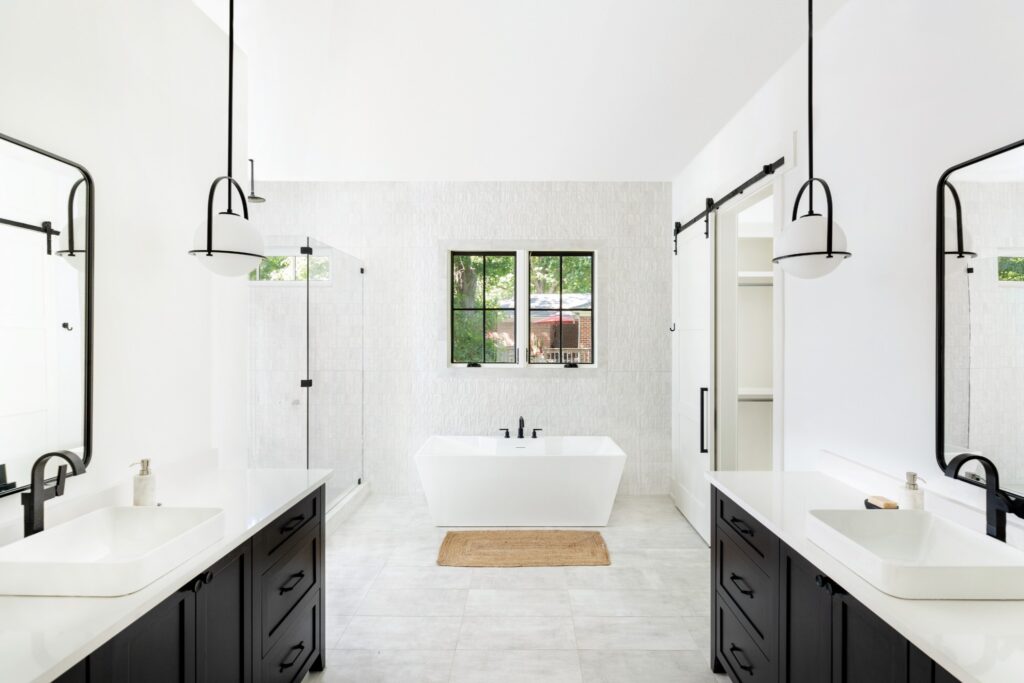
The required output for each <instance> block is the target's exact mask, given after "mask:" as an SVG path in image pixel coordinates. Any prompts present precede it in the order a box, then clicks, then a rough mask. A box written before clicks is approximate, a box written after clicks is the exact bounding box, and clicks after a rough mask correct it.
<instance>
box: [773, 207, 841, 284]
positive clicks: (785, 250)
mask: <svg viewBox="0 0 1024 683" xmlns="http://www.w3.org/2000/svg"><path fill="white" fill-rule="evenodd" d="M827 248H828V221H827V219H826V218H825V216H822V215H814V216H801V217H800V218H797V219H796V220H795V221H793V222H792V223H790V224H789V225H788V226H787V227H786V228H785V229H784V230H783V231H782V235H781V236H780V237H779V239H778V240H776V242H775V250H776V251H775V261H776V263H778V264H779V265H780V266H782V269H783V270H784V271H785V272H787V273H789V274H790V275H793V276H795V277H799V278H803V279H806V280H810V279H813V278H819V277H822V276H824V275H828V274H829V273H831V272H832V271H833V270H835V269H836V268H838V267H839V264H840V263H842V262H843V261H844V260H846V258H847V256H849V254H843V253H838V252H845V251H847V249H846V233H844V232H843V229H842V228H840V227H839V225H837V224H836V222H835V221H832V252H833V254H832V258H829V257H828V255H827V253H826V251H827ZM798 254H804V255H803V256H798Z"/></svg>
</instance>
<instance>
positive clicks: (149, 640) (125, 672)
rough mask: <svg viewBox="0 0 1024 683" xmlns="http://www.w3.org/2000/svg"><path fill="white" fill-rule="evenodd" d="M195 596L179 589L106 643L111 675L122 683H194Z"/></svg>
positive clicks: (192, 588) (185, 589) (194, 593)
mask: <svg viewBox="0 0 1024 683" xmlns="http://www.w3.org/2000/svg"><path fill="white" fill-rule="evenodd" d="M195 627H196V592H195V590H194V587H193V586H191V585H190V586H188V587H186V588H182V589H181V590H179V591H178V592H176V593H175V594H174V595H172V596H170V597H169V598H167V599H166V600H164V601H163V602H161V603H160V604H159V605H157V606H156V607H154V608H153V609H151V610H150V611H149V612H147V613H146V614H145V615H144V616H142V617H140V618H139V620H138V621H136V622H135V623H134V624H132V625H131V626H129V627H128V628H126V629H125V630H123V631H121V632H120V633H119V634H117V635H116V636H114V638H113V639H112V640H111V641H110V642H109V643H108V645H107V646H105V647H109V649H110V655H111V659H112V665H113V672H114V675H113V677H112V680H115V681H118V682H121V681H124V682H125V683H132V682H134V683H193V682H194V681H195V679H196V630H195Z"/></svg>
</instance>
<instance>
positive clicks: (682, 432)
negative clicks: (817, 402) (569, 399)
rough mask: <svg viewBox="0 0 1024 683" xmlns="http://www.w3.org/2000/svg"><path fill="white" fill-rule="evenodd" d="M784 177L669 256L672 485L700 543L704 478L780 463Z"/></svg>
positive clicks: (748, 193) (705, 518)
mask: <svg viewBox="0 0 1024 683" xmlns="http://www.w3.org/2000/svg"><path fill="white" fill-rule="evenodd" d="M782 200H783V197H782V183H781V177H780V176H779V175H776V176H774V177H772V178H765V179H764V181H763V182H760V183H758V184H756V185H753V186H751V187H750V188H748V189H747V190H745V191H744V192H743V193H741V194H739V195H738V196H736V197H735V198H733V199H731V200H729V201H728V202H726V203H725V204H723V205H722V206H720V207H719V208H718V209H717V210H715V211H712V212H711V213H710V214H709V215H708V217H707V220H706V221H705V222H702V223H700V224H695V225H693V226H692V227H690V228H689V229H687V230H685V231H684V232H682V233H680V234H679V235H678V251H677V254H676V256H675V257H674V259H673V278H672V308H673V320H674V322H675V332H673V340H672V355H673V362H672V487H671V495H672V498H673V500H674V502H675V504H676V507H677V508H679V510H680V511H681V512H682V513H683V515H685V516H686V518H687V519H688V520H689V522H690V524H691V525H692V526H693V527H694V528H695V529H696V530H697V532H698V533H699V534H700V535H701V536H702V537H703V538H704V539H705V541H707V540H709V538H710V515H711V510H710V502H709V494H708V483H707V481H706V480H705V474H706V473H707V472H709V471H716V470H718V471H721V470H772V469H777V468H781V461H782V429H781V425H782V411H781V409H780V408H781V405H782V402H781V394H782V357H783V356H782V342H783V334H782V333H783V326H782V301H783V298H782V291H781V290H782V271H781V270H780V269H779V268H777V267H775V265H774V264H773V263H772V254H773V250H774V237H775V235H776V234H778V226H780V225H781V224H782V220H783V213H782V206H783V201H782Z"/></svg>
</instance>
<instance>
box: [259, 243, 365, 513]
mask: <svg viewBox="0 0 1024 683" xmlns="http://www.w3.org/2000/svg"><path fill="white" fill-rule="evenodd" d="M266 244H267V247H266V250H265V253H266V255H267V258H266V259H264V261H263V262H262V263H261V264H260V267H259V269H257V270H255V271H253V272H252V273H250V274H249V347H250V348H249V364H250V368H249V384H250V386H249V406H248V408H249V410H248V413H249V421H250V444H249V446H250V447H249V464H250V466H251V467H267V468H274V467H287V468H295V467H305V468H307V469H318V468H327V469H332V470H334V476H333V477H332V478H331V479H330V480H329V481H328V482H327V490H326V497H327V500H326V501H325V507H326V509H328V510H329V509H330V508H331V507H332V506H333V505H334V504H335V503H337V502H338V501H339V500H341V498H343V497H344V496H345V495H346V494H347V493H348V492H350V491H351V490H352V489H353V488H355V487H356V486H357V485H359V484H360V483H362V477H363V272H364V268H363V264H362V262H361V261H360V260H359V259H357V258H355V257H354V256H352V255H350V254H347V253H345V252H343V251H340V250H338V249H335V248H333V247H331V246H330V245H327V244H324V243H323V242H319V241H317V240H314V239H312V238H309V237H295V236H270V237H267V238H266Z"/></svg>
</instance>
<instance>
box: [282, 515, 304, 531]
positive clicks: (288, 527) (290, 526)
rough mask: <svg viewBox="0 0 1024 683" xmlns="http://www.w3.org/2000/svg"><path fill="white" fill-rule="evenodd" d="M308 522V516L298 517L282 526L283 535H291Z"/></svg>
mask: <svg viewBox="0 0 1024 683" xmlns="http://www.w3.org/2000/svg"><path fill="white" fill-rule="evenodd" d="M305 521H306V515H296V516H295V517H292V518H291V519H289V520H288V521H287V522H285V523H284V524H283V525H282V526H281V533H282V534H290V533H291V532H293V531H295V530H296V529H298V528H299V527H300V526H302V524H303V523H304V522H305Z"/></svg>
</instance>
